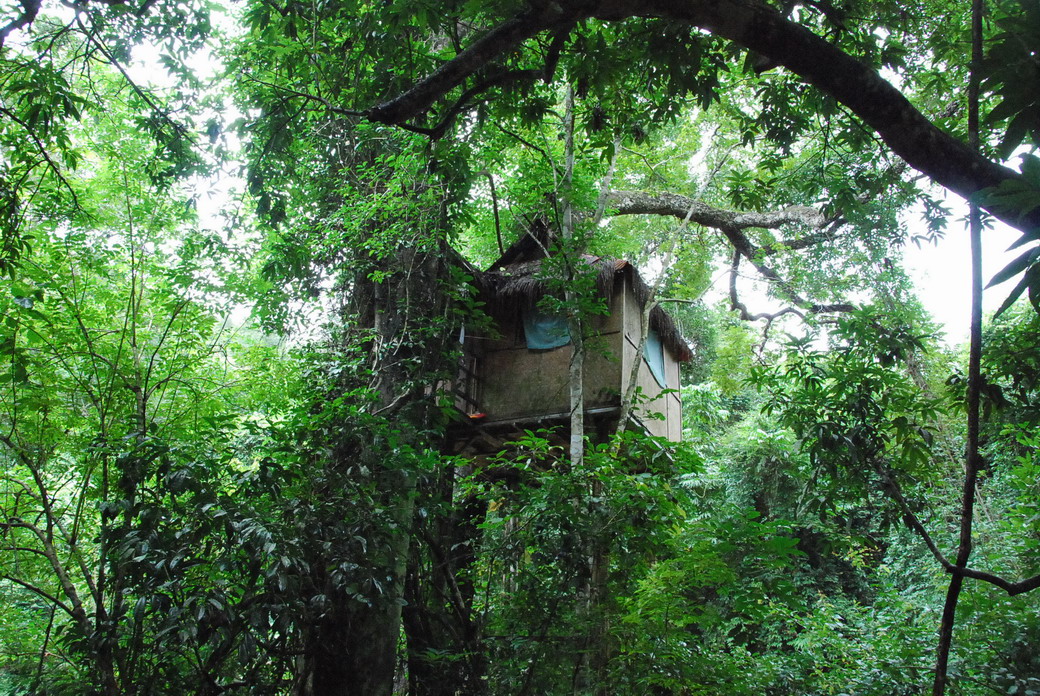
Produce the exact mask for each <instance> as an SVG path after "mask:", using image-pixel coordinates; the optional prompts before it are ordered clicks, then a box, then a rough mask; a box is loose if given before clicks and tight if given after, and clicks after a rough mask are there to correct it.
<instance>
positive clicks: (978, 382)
mask: <svg viewBox="0 0 1040 696" xmlns="http://www.w3.org/2000/svg"><path fill="white" fill-rule="evenodd" d="M971 15H972V17H971V26H972V46H971V77H970V81H969V84H968V133H969V137H970V139H971V146H972V148H973V149H975V150H976V151H978V149H979V80H980V68H981V63H982V0H972V6H971ZM968 226H969V234H970V236H971V329H970V333H971V337H970V348H969V353H968V395H967V410H968V442H967V445H966V451H965V464H964V487H963V490H962V493H961V517H960V521H961V524H960V537H959V540H958V544H957V559H956V561H955V562H954V565H955V566H956V567H958V568H966V567H967V565H968V560H969V558H970V557H971V547H972V523H973V522H974V517H975V488H976V485H977V480H978V472H979V468H980V466H981V464H982V462H981V455H980V454H979V406H980V398H981V391H982V215H981V211H980V209H979V206H978V205H977V204H975V203H971V206H970V209H969V220H968ZM963 585H964V576H963V575H960V574H954V575H953V576H952V577H951V578H950V585H949V587H948V588H947V591H946V601H945V604H944V605H943V612H942V620H941V623H940V625H939V644H938V647H937V648H936V659H935V679H934V681H933V682H932V696H943V694H945V693H946V685H947V673H948V670H949V660H950V648H951V647H952V645H953V627H954V622H955V621H956V618H957V603H958V600H959V599H960V594H961V588H962V587H963Z"/></svg>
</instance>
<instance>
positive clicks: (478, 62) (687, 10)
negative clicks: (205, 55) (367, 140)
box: [367, 0, 1040, 232]
mask: <svg viewBox="0 0 1040 696" xmlns="http://www.w3.org/2000/svg"><path fill="white" fill-rule="evenodd" d="M631 17H653V18H662V19H670V20H673V21H680V22H686V23H688V24H689V25H691V26H693V27H698V28H700V29H703V30H706V31H709V32H711V33H712V34H715V35H717V36H720V37H722V38H725V39H729V40H731V41H734V42H735V43H738V44H740V45H742V46H744V47H746V48H749V49H751V50H753V51H755V52H757V53H759V54H761V55H763V56H765V57H767V58H769V59H770V60H772V61H774V62H776V63H777V64H779V65H782V66H784V67H786V68H787V69H788V70H790V71H791V72H793V73H794V74H796V75H798V76H799V77H801V78H802V79H803V80H805V81H806V82H808V83H810V84H813V85H815V86H816V87H818V88H819V89H821V90H823V91H824V92H826V93H827V94H829V95H831V96H832V97H834V98H835V99H837V100H838V101H839V102H840V103H842V104H844V105H845V106H846V107H847V108H848V109H849V110H850V111H852V112H853V113H854V114H855V115H856V116H858V117H859V118H861V119H862V120H863V121H864V122H865V123H866V124H867V125H869V126H870V127H871V128H872V129H873V130H874V131H875V132H876V133H877V134H878V135H879V136H880V137H881V139H882V140H883V141H884V142H885V143H886V144H887V145H888V147H890V148H891V149H892V151H893V152H894V153H896V154H897V155H899V156H900V157H902V158H903V159H904V160H906V162H908V163H909V164H910V165H911V166H913V167H914V168H916V169H917V170H919V171H920V172H922V173H923V174H925V175H926V176H928V177H929V178H930V179H932V180H933V181H935V182H936V183H938V184H941V185H942V186H945V187H946V188H948V189H950V190H952V191H954V192H956V193H958V194H960V195H961V196H963V197H965V198H969V197H972V196H974V195H975V194H978V193H979V192H980V191H984V190H987V189H992V188H994V187H996V186H999V185H1000V184H1001V183H1003V182H1005V181H1022V177H1021V175H1020V174H1019V173H1018V172H1016V171H1014V170H1012V169H1010V168H1008V167H1004V166H1001V165H1000V164H997V163H995V162H992V161H990V160H988V159H987V158H985V157H983V156H982V155H980V154H978V153H976V152H974V151H972V149H971V148H969V147H968V146H967V145H965V144H964V143H963V142H961V141H960V140H958V139H956V138H954V137H953V136H951V135H949V134H948V133H945V132H944V131H942V130H940V129H939V128H938V127H936V126H935V125H934V124H933V123H932V122H931V121H929V120H928V118H926V117H925V116H924V115H923V114H922V113H921V112H920V111H918V110H917V109H916V108H914V106H913V105H912V104H910V102H909V101H908V100H907V99H906V97H904V96H903V94H902V93H901V92H900V91H899V90H897V89H896V88H895V87H893V86H892V85H891V84H890V83H889V82H887V81H886V80H884V79H883V78H882V77H881V76H880V75H879V74H878V72H877V71H876V70H874V69H873V68H871V67H869V66H868V65H865V64H864V63H861V62H860V61H858V60H856V59H855V58H853V57H852V56H850V55H848V54H847V53H845V52H844V51H842V50H841V49H839V48H838V47H836V46H834V45H832V44H830V43H828V42H827V41H825V40H824V39H822V38H820V37H819V36H817V35H815V34H813V33H812V32H811V31H809V30H808V29H806V28H805V27H803V26H801V25H799V24H798V23H796V22H793V21H791V20H790V19H788V18H786V17H784V16H783V15H782V14H780V13H779V12H778V11H776V10H774V9H773V8H771V7H768V6H767V5H765V4H764V3H762V2H759V1H757V0H600V1H599V2H596V1H594V0H584V1H582V0H570V1H566V0H561V2H559V3H554V4H546V5H544V6H541V7H536V8H531V9H528V10H527V11H525V12H524V13H521V14H519V15H517V16H515V17H513V18H511V19H508V20H506V21H504V22H503V23H502V24H500V25H498V26H497V27H495V28H493V29H492V30H490V31H489V32H487V33H486V34H484V35H483V36H482V37H481V38H480V39H478V40H477V41H475V42H474V43H473V44H472V45H470V46H469V48H467V49H465V50H464V51H462V52H461V53H459V55H458V56H456V57H455V58H454V59H452V60H450V61H448V62H447V63H445V64H444V65H442V66H441V67H440V68H439V69H437V70H436V71H435V72H434V73H432V74H431V75H430V76H428V77H427V78H425V79H423V80H421V81H419V82H418V83H416V84H415V86H413V87H412V88H411V89H409V90H408V91H406V92H404V93H403V94H401V95H399V96H398V97H396V98H394V99H392V100H390V101H388V102H385V103H383V104H379V105H377V106H375V107H373V108H371V109H369V110H368V112H367V116H368V118H370V119H372V120H374V121H379V122H382V123H393V124H404V123H407V122H408V121H410V120H411V119H414V118H416V117H417V116H419V115H420V114H422V113H425V112H426V111H427V110H429V109H430V107H431V106H432V105H433V104H434V103H435V102H436V101H437V100H439V99H440V98H442V97H444V96H445V95H446V94H448V92H450V91H451V90H453V89H454V88H456V87H457V86H459V85H461V84H462V83H463V82H464V81H465V80H466V79H467V78H468V77H470V76H471V75H473V74H474V73H476V72H477V71H478V70H479V69H480V68H481V67H482V66H484V65H486V64H487V63H488V62H489V61H491V60H494V59H496V58H498V57H500V56H502V55H504V54H506V53H508V52H510V51H512V50H514V49H515V48H516V47H517V46H519V45H521V44H522V43H523V42H524V41H526V40H527V39H530V38H532V37H534V36H536V35H538V34H540V33H541V32H543V31H546V30H548V29H551V28H558V27H562V26H566V25H567V24H570V23H573V22H575V21H579V20H581V19H586V18H596V19H600V20H603V21H622V20H624V19H627V18H631ZM691 69H692V66H691ZM986 209H987V210H988V212H990V213H991V214H992V215H993V216H994V217H996V218H998V219H1000V220H1003V221H1004V222H1006V223H1007V224H1009V225H1011V226H1013V227H1016V228H1018V229H1021V230H1024V231H1027V232H1028V231H1031V230H1033V229H1035V228H1040V208H1038V209H1036V210H1033V211H1031V212H1030V213H1028V214H1024V215H1019V214H1018V213H1017V212H1016V211H1008V210H1005V209H1002V208H1000V207H998V206H995V205H987V206H986Z"/></svg>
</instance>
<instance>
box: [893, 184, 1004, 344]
mask: <svg viewBox="0 0 1040 696" xmlns="http://www.w3.org/2000/svg"><path fill="white" fill-rule="evenodd" d="M948 203H949V204H950V208H951V209H952V211H953V214H952V215H951V216H950V222H949V225H948V227H947V229H946V236H945V237H944V238H943V239H942V240H940V241H939V243H938V244H937V245H931V244H925V245H922V246H921V248H917V247H916V246H915V245H914V244H910V245H908V246H907V249H906V253H905V256H904V259H905V265H906V270H907V273H908V274H909V275H910V277H911V278H912V279H913V281H914V285H915V286H916V288H917V296H918V297H919V298H920V300H921V304H923V305H924V307H925V309H927V310H928V312H929V313H930V314H931V315H932V317H933V318H934V319H935V320H936V321H937V322H939V323H940V324H942V325H944V326H945V327H946V343H947V344H949V345H951V346H956V345H959V344H961V343H966V342H967V340H968V326H969V323H970V319H971V317H970V307H971V252H970V248H969V244H968V224H967V217H966V216H967V205H966V204H965V203H964V202H963V201H961V199H960V198H958V197H956V196H953V195H951V196H950V197H949V199H948ZM1021 236H1022V233H1021V232H1019V231H1018V230H1015V229H1012V228H1010V227H1008V226H1007V225H1005V224H1003V223H1000V222H996V223H995V224H994V225H993V227H992V229H987V230H985V231H984V232H983V234H982V283H983V286H985V285H986V284H987V283H989V281H990V279H991V278H992V277H993V276H994V275H995V274H996V273H997V272H998V271H999V270H1001V269H1002V268H1004V267H1005V266H1007V265H1008V263H1010V262H1011V261H1012V260H1014V259H1015V258H1016V257H1017V256H1018V255H1020V254H1021V253H1023V251H1024V249H1015V250H1013V251H1007V248H1008V247H1009V246H1011V245H1012V244H1013V243H1014V242H1015V241H1016V240H1017V239H1018V238H1019V237H1021ZM1014 287H1015V282H1014V280H1011V281H1008V282H1006V283H1003V284H1001V285H997V286H995V287H992V288H989V289H987V290H985V291H984V293H983V296H982V297H983V312H984V313H985V314H992V313H993V312H995V311H996V310H997V308H998V307H1000V305H1001V303H1002V302H1003V301H1004V299H1005V298H1006V297H1007V296H1008V293H1010V292H1011V289H1012V288H1014Z"/></svg>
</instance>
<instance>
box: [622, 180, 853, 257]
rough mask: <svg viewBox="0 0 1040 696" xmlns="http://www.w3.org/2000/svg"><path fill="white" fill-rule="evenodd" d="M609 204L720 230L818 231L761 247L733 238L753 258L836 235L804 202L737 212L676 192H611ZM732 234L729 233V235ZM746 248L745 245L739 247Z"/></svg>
mask: <svg viewBox="0 0 1040 696" xmlns="http://www.w3.org/2000/svg"><path fill="white" fill-rule="evenodd" d="M607 205H608V206H610V208H611V210H613V211H614V214H615V215H668V216H671V217H676V218H678V219H680V220H683V219H686V218H687V216H689V220H690V222H695V223H697V224H698V225H702V226H704V227H711V228H714V229H718V230H723V231H725V230H727V229H728V230H734V231H742V230H746V229H749V228H760V229H765V230H778V229H781V228H782V227H784V226H785V225H805V226H807V227H811V228H813V229H816V230H818V231H817V232H815V233H812V234H809V235H806V236H804V237H799V238H797V239H786V240H783V241H780V242H775V243H773V244H768V245H764V246H762V247H754V248H753V247H752V246H751V243H750V241H748V240H747V239H746V237H741V238H740V239H730V241H731V242H734V247H736V248H738V249H740V251H741V253H742V254H744V255H745V256H748V257H749V258H750V255H751V254H753V253H758V254H760V255H766V256H768V255H770V254H774V253H776V252H777V251H779V250H780V249H781V248H783V249H791V250H796V251H797V250H799V249H807V248H808V247H811V246H815V245H816V244H819V243H822V242H824V241H827V240H829V239H832V238H833V236H834V235H833V232H832V230H831V229H830V225H829V223H830V221H829V220H828V219H827V218H826V217H825V216H824V214H823V213H821V212H820V211H818V210H815V209H814V208H809V207H807V206H803V205H793V206H789V207H787V208H784V209H782V210H776V211H768V212H764V213H756V212H750V213H747V212H738V211H735V210H726V209H725V208H716V207H715V206H712V205H708V204H707V203H704V202H702V201H695V200H693V199H692V198H687V197H686V196H682V195H679V194H677V193H647V192H645V191H611V192H610V194H609V196H608V197H607ZM727 236H729V235H727ZM740 247H744V248H740Z"/></svg>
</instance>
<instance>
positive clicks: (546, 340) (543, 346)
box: [524, 308, 571, 350]
mask: <svg viewBox="0 0 1040 696" xmlns="http://www.w3.org/2000/svg"><path fill="white" fill-rule="evenodd" d="M524 335H525V336H526V337H527V347H528V348H530V349H531V350H549V349H551V348H559V347H560V346H565V345H567V344H568V343H570V342H571V334H570V331H568V330H567V318H566V317H562V316H559V315H555V314H546V313H545V312H541V311H539V310H538V309H537V308H531V309H529V310H526V311H524Z"/></svg>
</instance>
